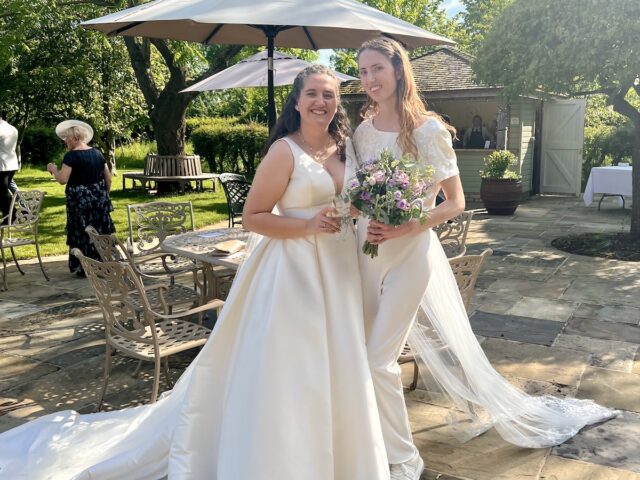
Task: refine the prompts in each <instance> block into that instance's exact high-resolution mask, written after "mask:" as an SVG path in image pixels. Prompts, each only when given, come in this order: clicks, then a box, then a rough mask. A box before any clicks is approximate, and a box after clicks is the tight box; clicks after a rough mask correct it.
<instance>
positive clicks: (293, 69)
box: [180, 50, 356, 93]
mask: <svg viewBox="0 0 640 480" xmlns="http://www.w3.org/2000/svg"><path fill="white" fill-rule="evenodd" d="M267 60H268V52H267V51H266V50H263V51H262V52H259V53H256V54H255V55H251V56H250V57H247V58H245V59H244V60H240V61H239V62H238V63H236V64H235V65H233V66H231V67H229V68H227V69H225V70H222V71H221V72H218V73H216V74H214V75H211V76H210V77H207V78H205V79H204V80H200V81H199V82H198V83H195V84H193V85H191V86H190V87H189V88H185V89H184V90H182V91H181V92H180V93H185V92H207V91H211V90H224V89H227V88H246V87H267V86H268V78H267V77H268V69H267ZM310 65H312V64H311V63H309V62H305V61H304V60H300V59H299V58H296V57H294V56H293V55H287V54H286V53H282V52H278V51H277V50H276V51H274V52H273V85H274V86H275V87H280V86H282V85H291V84H292V83H293V81H294V80H295V78H296V76H297V75H298V73H300V71H301V70H303V69H305V68H306V67H308V66H310ZM334 73H335V75H336V77H338V80H340V81H341V82H346V81H347V80H356V78H355V77H352V76H351V75H346V74H344V73H340V72H336V71H334Z"/></svg>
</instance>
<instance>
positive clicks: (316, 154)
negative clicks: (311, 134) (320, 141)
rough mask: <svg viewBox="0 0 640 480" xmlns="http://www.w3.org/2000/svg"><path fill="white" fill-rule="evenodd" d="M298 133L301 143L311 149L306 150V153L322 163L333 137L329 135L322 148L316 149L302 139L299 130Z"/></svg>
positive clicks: (325, 159)
mask: <svg viewBox="0 0 640 480" xmlns="http://www.w3.org/2000/svg"><path fill="white" fill-rule="evenodd" d="M298 135H300V139H301V140H302V144H303V145H304V146H305V147H307V150H311V152H308V151H307V153H308V155H309V156H310V157H311V158H313V159H314V160H315V161H316V162H317V163H319V164H320V165H324V164H325V162H326V161H327V158H328V155H327V152H328V151H329V149H330V148H331V145H332V144H333V138H331V136H329V139H328V140H327V144H326V145H325V146H324V148H323V149H322V150H318V149H316V148H314V147H312V146H311V145H309V143H308V142H307V141H306V140H305V139H304V136H303V135H302V132H301V131H298Z"/></svg>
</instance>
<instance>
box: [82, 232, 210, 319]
mask: <svg viewBox="0 0 640 480" xmlns="http://www.w3.org/2000/svg"><path fill="white" fill-rule="evenodd" d="M85 231H86V232H87V234H88V235H89V239H90V240H91V243H93V246H94V247H95V248H96V250H97V251H98V255H100V259H101V260H102V261H103V262H122V263H128V264H129V266H131V268H132V270H133V271H134V273H135V274H136V275H137V276H138V279H139V280H140V282H141V283H142V284H143V285H145V284H146V285H152V286H153V285H154V284H157V283H158V282H160V281H162V280H166V281H167V284H165V285H164V287H165V288H162V289H157V288H151V289H150V290H149V291H148V292H147V297H148V300H149V303H150V304H151V306H152V307H153V308H156V309H157V308H162V311H163V312H164V313H172V311H173V307H174V306H179V305H190V306H191V307H192V308H193V307H196V306H198V305H201V304H202V303H204V288H203V285H202V283H201V282H200V280H199V279H198V275H197V272H195V271H193V272H191V273H192V274H193V282H194V288H193V289H192V288H189V287H186V286H184V285H181V284H179V283H175V282H173V283H172V282H171V280H172V279H173V276H172V275H171V274H165V276H164V277H163V276H160V275H154V276H151V275H147V274H145V273H143V272H142V271H140V270H139V269H138V264H136V262H135V261H134V259H133V257H132V256H131V254H130V253H129V252H128V251H127V248H126V246H125V245H124V244H123V243H122V242H121V241H120V240H119V239H118V238H117V237H116V236H115V235H113V234H100V233H98V232H97V230H96V229H95V228H93V227H92V226H88V227H87V228H86V230H85ZM133 301H134V303H135V302H136V301H138V300H136V299H135V295H134V300H133ZM141 308H142V304H141V303H140V305H139V309H141ZM199 321H200V323H201V321H202V318H201V317H199Z"/></svg>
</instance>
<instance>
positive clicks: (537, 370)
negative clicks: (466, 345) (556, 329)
mask: <svg viewBox="0 0 640 480" xmlns="http://www.w3.org/2000/svg"><path fill="white" fill-rule="evenodd" d="M482 349H483V350H484V352H485V354H486V355H487V358H488V359H489V361H490V362H491V364H492V365H493V366H494V368H495V369H496V370H497V371H498V372H500V373H501V374H502V375H505V376H514V377H521V378H527V379H532V380H542V381H545V382H551V383H555V384H559V385H571V386H577V385H578V383H579V382H580V378H581V376H582V373H583V371H584V369H585V367H586V366H587V363H588V361H589V354H586V353H583V352H577V351H575V350H570V349H568V348H560V347H547V346H544V345H534V344H528V343H519V342H512V341H508V340H499V339H497V338H487V339H486V340H485V341H484V342H483V343H482Z"/></svg>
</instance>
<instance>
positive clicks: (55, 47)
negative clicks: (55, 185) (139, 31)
mask: <svg viewBox="0 0 640 480" xmlns="http://www.w3.org/2000/svg"><path fill="white" fill-rule="evenodd" d="M33 7H34V8H36V10H35V11H37V12H38V14H37V15H32V14H30V13H28V14H25V15H22V16H20V17H19V18H20V22H19V23H18V24H12V27H11V29H10V30H9V32H10V36H11V37H12V38H13V39H14V40H13V41H14V42H15V43H12V44H11V45H8V49H7V61H6V62H5V64H4V68H1V69H0V107H2V108H3V109H4V110H6V111H8V113H9V119H10V121H11V122H12V123H14V124H15V125H16V126H18V127H19V130H20V131H21V134H24V131H25V129H26V127H27V126H28V125H30V124H32V123H40V124H42V125H44V126H46V127H47V128H52V126H53V125H55V124H56V123H57V122H59V121H60V120H62V119H64V118H73V117H75V118H82V119H85V120H88V121H89V122H90V123H91V124H92V125H93V126H94V127H95V130H96V133H97V135H96V143H97V144H98V145H99V146H100V147H101V149H102V150H103V151H104V152H105V154H106V155H107V157H108V158H109V160H110V162H111V164H112V165H114V161H115V141H116V139H117V138H118V137H120V138H122V137H126V136H128V134H129V133H130V132H131V129H132V127H133V126H134V125H136V124H137V123H139V122H140V119H141V118H143V117H144V115H145V112H144V110H143V109H142V108H141V104H142V103H143V101H142V98H141V95H140V92H139V90H138V88H137V86H136V83H135V78H134V76H133V71H132V70H131V68H130V67H129V66H128V55H127V51H126V49H125V47H124V42H123V41H122V39H107V38H106V37H105V36H104V35H102V34H98V33H96V32H90V31H87V30H84V29H78V28H77V23H78V15H83V14H88V13H89V14H93V13H95V10H96V7H95V6H93V5H92V6H86V5H78V4H74V5H73V6H57V5H56V4H55V3H54V2H53V1H51V0H34V1H33ZM17 29H19V31H17ZM18 37H19V38H20V41H16V40H15V39H17V38H18Z"/></svg>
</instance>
